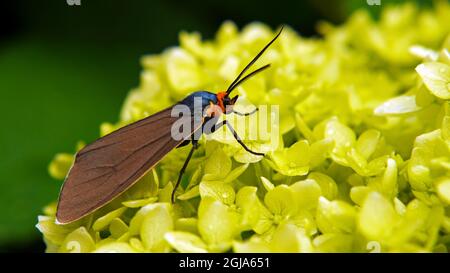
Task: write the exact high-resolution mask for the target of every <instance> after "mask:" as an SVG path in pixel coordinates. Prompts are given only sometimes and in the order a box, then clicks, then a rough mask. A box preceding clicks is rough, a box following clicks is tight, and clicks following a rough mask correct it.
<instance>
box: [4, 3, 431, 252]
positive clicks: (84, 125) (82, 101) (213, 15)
mask: <svg viewBox="0 0 450 273" xmlns="http://www.w3.org/2000/svg"><path fill="white" fill-rule="evenodd" d="M2 2H4V3H3V4H0V98H1V99H0V102H1V104H0V118H1V119H0V123H1V133H0V152H1V154H0V157H1V158H0V251H2V252H5V251H35V252H41V251H43V250H44V245H43V243H42V239H41V236H40V234H39V232H38V231H37V229H36V228H35V224H36V221H37V215H38V214H39V213H40V212H41V209H42V207H43V206H45V205H46V204H48V203H49V202H51V201H53V200H55V199H56V198H57V194H58V190H59V187H60V185H61V181H56V180H53V179H52V178H50V177H49V175H48V173H47V166H48V163H49V162H50V160H51V159H52V157H53V155H54V154H55V153H58V152H73V151H74V146H75V144H76V142H77V141H78V140H84V141H86V142H89V141H92V140H94V139H95V138H96V137H97V136H98V131H99V130H98V127H99V124H100V123H101V122H103V121H109V122H115V121H116V120H117V117H118V113H119V109H120V107H121V103H122V101H123V99H124V98H125V96H126V95H127V92H128V91H129V90H130V89H131V88H132V87H135V86H137V85H138V80H139V71H140V67H139V58H140V56H142V55H143V54H147V53H159V52H161V51H162V50H163V49H164V48H166V47H169V46H172V45H176V44H177V37H178V33H179V31H181V30H188V31H193V30H196V31H200V32H201V33H202V34H203V37H204V38H212V37H213V35H214V33H215V31H216V30H217V28H218V27H219V26H220V24H221V23H222V22H223V21H224V20H228V19H230V20H233V21H234V22H236V23H237V24H238V26H240V27H242V26H244V25H245V24H247V23H249V22H253V21H262V22H265V23H267V24H269V25H271V26H272V27H277V26H279V25H280V24H287V25H290V26H292V27H294V28H295V29H296V30H298V31H299V32H300V33H301V34H302V35H305V36H311V35H315V25H316V24H317V22H318V21H319V20H327V21H331V22H333V23H339V22H342V21H343V20H345V18H346V16H348V14H350V12H351V11H352V10H354V9H356V8H358V7H363V8H367V9H369V10H370V11H371V13H373V14H374V15H376V14H378V13H379V10H380V7H378V6H368V5H367V4H366V1H365V0H360V1H359V0H351V1H333V0H328V1H312V0H311V1H299V0H296V1H282V0H277V1H261V0H258V1H257V0H245V1H244V0H227V1H210V2H206V1H195V0H191V1H186V0H183V1H181V0H180V1H175V0H172V1H167V0H166V1H162V0H152V1H106V0H105V1H100V0H97V1H96V0H90V1H87V0H81V6H68V5H67V3H66V1H65V0H57V1H56V0H54V1H2ZM265 2H267V4H266V3H265ZM388 2H392V1H385V0H382V5H385V4H387V3H388ZM395 2H401V1H395ZM424 2H425V1H424Z"/></svg>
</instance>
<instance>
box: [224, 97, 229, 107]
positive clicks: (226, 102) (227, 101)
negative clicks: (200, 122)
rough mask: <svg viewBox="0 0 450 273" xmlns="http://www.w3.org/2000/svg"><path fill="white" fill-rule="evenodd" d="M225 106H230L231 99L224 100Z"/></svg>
mask: <svg viewBox="0 0 450 273" xmlns="http://www.w3.org/2000/svg"><path fill="white" fill-rule="evenodd" d="M223 104H225V105H228V104H230V98H228V97H226V98H224V99H223Z"/></svg>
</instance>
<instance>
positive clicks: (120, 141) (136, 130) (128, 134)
mask: <svg viewBox="0 0 450 273" xmlns="http://www.w3.org/2000/svg"><path fill="white" fill-rule="evenodd" d="M280 33H281V30H280V32H279V33H278V34H277V35H276V36H275V38H273V39H272V40H271V41H270V42H269V43H268V44H267V45H266V46H265V47H264V48H263V49H262V50H261V51H260V52H259V53H258V55H257V56H256V57H255V58H253V60H252V61H251V62H250V63H249V64H248V65H247V66H246V67H245V68H244V69H243V70H242V72H241V73H240V74H239V75H238V77H237V78H236V79H235V80H234V81H233V82H232V83H231V84H230V86H229V87H228V89H227V91H224V92H218V93H212V92H209V91H196V92H193V93H191V94H190V95H188V96H187V97H186V98H184V99H183V100H181V101H180V102H178V103H177V104H175V105H174V106H172V107H169V108H166V109H164V110H162V111H160V112H158V113H156V114H153V115H151V116H149V117H147V118H144V119H142V120H139V121H137V122H134V123H132V124H129V125H127V126H125V127H122V128H120V129H118V130H117V131H114V132H112V133H110V134H108V135H106V136H104V137H102V138H99V139H98V140H96V141H95V142H93V143H91V144H89V145H87V146H86V147H84V148H83V149H82V150H80V151H79V152H78V153H77V155H76V157H75V162H74V164H73V166H72V168H71V169H70V171H69V173H68V175H67V177H66V180H65V181H64V184H63V187H62V189H61V193H60V196H59V201H58V208H57V212H56V219H57V222H59V223H70V222H73V221H75V220H78V219H80V218H82V217H84V216H86V215H87V214H89V213H92V212H93V211H95V210H97V209H99V208H100V207H102V206H104V205H106V204H107V203H109V202H110V201H111V200H112V199H114V198H115V197H117V196H118V195H120V194H121V193H122V192H124V191H126V190H127V189H128V188H130V187H131V186H132V185H133V184H134V183H136V181H138V180H139V179H140V178H141V177H142V176H144V175H145V174H146V173H147V172H148V171H149V170H150V169H151V168H153V167H154V166H155V165H156V164H157V163H158V162H159V161H160V160H161V159H162V158H163V157H164V156H165V155H166V154H167V153H168V152H170V151H171V150H172V149H174V148H177V147H181V146H185V145H187V144H189V143H192V144H193V145H192V149H191V150H190V152H189V154H188V156H187V159H186V161H185V163H184V165H183V167H182V169H181V171H180V174H179V176H178V180H177V182H176V183H175V186H174V190H173V192H172V202H174V201H175V198H174V197H175V192H176V189H177V188H178V185H179V184H180V181H181V177H182V175H183V173H184V170H185V169H186V167H187V164H188V162H189V160H190V158H191V157H192V154H193V152H194V150H195V149H196V148H197V146H198V143H197V142H198V138H199V137H200V136H201V134H203V133H206V134H209V133H213V132H214V131H215V130H217V129H218V128H220V127H221V126H227V127H228V129H229V130H230V131H231V132H232V133H233V136H234V137H235V139H236V140H237V142H238V143H239V144H240V145H241V146H242V147H243V148H244V149H245V150H246V151H248V152H249V153H252V154H255V155H260V156H263V155H264V154H262V153H258V152H254V151H252V150H250V149H249V148H248V147H247V146H246V145H245V144H244V143H243V142H242V140H241V139H240V137H239V136H238V135H237V133H236V132H235V131H234V129H233V127H231V125H230V124H229V123H227V122H226V120H223V121H221V122H218V121H219V117H220V115H222V114H230V113H235V114H238V115H242V116H247V115H250V114H252V113H254V112H255V111H256V110H257V109H256V110H255V111H253V112H251V113H245V114H243V113H239V112H236V111H234V110H233V106H234V104H235V103H236V101H237V99H238V96H234V97H232V98H231V97H230V96H229V94H230V93H231V91H233V89H235V88H236V87H237V86H238V85H239V84H240V83H242V82H244V81H245V80H246V79H248V78H250V77H251V76H253V75H255V74H256V73H259V72H261V71H263V70H264V69H266V68H268V67H269V66H270V65H265V66H263V67H260V68H258V69H256V70H255V71H253V72H251V73H249V74H248V75H246V76H245V77H242V76H243V74H244V73H245V71H246V70H247V69H248V68H249V67H250V66H251V65H252V64H253V63H254V62H255V61H256V60H257V59H258V58H259V57H260V56H261V54H262V53H263V52H264V51H265V50H266V49H267V48H268V47H269V46H270V45H271V44H272V43H273V42H274V41H275V39H276V38H277V37H278V36H279V35H280ZM241 77H242V78H241ZM198 102H200V105H197V104H198ZM176 106H187V107H188V108H189V110H190V113H191V114H189V115H184V116H178V117H177V116H173V113H172V110H174V108H175V107H176ZM199 106H200V107H199ZM196 108H199V109H196ZM199 110H200V111H199ZM180 120H181V121H183V122H186V123H191V124H194V126H191V127H190V129H189V130H187V131H185V132H181V133H177V134H178V135H177V137H174V136H173V132H172V130H171V129H172V125H173V124H174V123H175V122H178V121H180ZM206 125H208V126H206ZM206 127H207V128H206Z"/></svg>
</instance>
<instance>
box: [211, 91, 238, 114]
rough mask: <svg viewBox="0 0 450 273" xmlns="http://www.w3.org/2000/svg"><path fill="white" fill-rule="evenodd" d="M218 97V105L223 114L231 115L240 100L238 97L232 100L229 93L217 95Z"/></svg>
mask: <svg viewBox="0 0 450 273" xmlns="http://www.w3.org/2000/svg"><path fill="white" fill-rule="evenodd" d="M216 96H217V104H218V105H219V106H220V109H222V113H224V114H229V113H231V112H233V106H234V104H235V103H236V101H237V99H238V97H239V96H238V95H236V96H234V97H232V98H230V96H229V93H227V92H219V93H217V94H216Z"/></svg>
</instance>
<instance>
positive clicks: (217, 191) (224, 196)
mask: <svg viewBox="0 0 450 273" xmlns="http://www.w3.org/2000/svg"><path fill="white" fill-rule="evenodd" d="M199 191H200V196H201V197H202V198H205V197H212V198H214V199H216V200H219V201H221V202H222V203H224V204H227V205H231V204H233V203H234V198H235V196H236V194H235V192H234V189H233V187H232V186H230V184H227V183H223V182H220V181H203V182H201V183H200V188H199Z"/></svg>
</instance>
